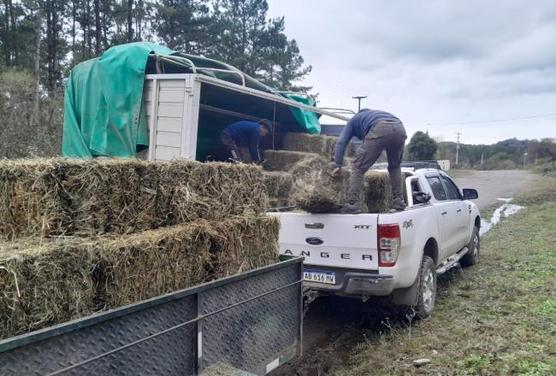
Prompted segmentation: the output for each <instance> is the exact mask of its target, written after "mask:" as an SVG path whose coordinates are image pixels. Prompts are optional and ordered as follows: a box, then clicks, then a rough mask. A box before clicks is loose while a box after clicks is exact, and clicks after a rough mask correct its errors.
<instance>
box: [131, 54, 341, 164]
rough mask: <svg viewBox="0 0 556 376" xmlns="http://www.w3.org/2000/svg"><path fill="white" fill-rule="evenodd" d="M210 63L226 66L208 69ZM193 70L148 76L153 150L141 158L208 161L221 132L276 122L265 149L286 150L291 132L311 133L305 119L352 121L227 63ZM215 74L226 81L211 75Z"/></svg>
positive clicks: (147, 112) (146, 87) (145, 102)
mask: <svg viewBox="0 0 556 376" xmlns="http://www.w3.org/2000/svg"><path fill="white" fill-rule="evenodd" d="M190 58H191V59H193V57H190ZM153 59H154V58H153ZM207 61H209V62H212V63H213V64H217V63H218V64H221V65H217V66H218V68H207V67H206V66H207V64H208V63H207ZM195 63H197V64H202V65H203V66H197V65H195ZM190 65H191V66H192V68H190V69H191V71H192V73H154V74H152V73H151V74H146V75H145V82H144V86H143V109H144V111H145V115H146V120H147V125H148V130H149V148H148V150H146V151H144V152H142V153H140V154H139V157H140V158H144V159H148V160H172V159H176V158H187V159H193V160H198V161H205V160H207V159H208V158H209V157H210V154H211V151H212V150H214V149H215V148H218V147H219V134H220V132H221V131H222V130H223V129H224V128H225V127H226V126H227V125H228V124H230V123H233V122H235V121H238V120H252V121H258V120H260V119H267V120H269V121H271V122H272V123H273V125H274V127H273V132H272V134H271V135H270V137H269V138H267V139H265V140H262V142H263V143H264V144H262V145H261V146H262V147H263V148H264V149H280V148H281V146H282V145H281V143H282V137H283V135H284V134H285V133H287V132H307V129H305V128H304V127H303V117H304V116H305V117H306V118H307V117H311V116H316V114H319V115H318V116H320V115H326V116H328V117H333V118H336V119H339V120H344V121H345V120H347V119H348V118H347V117H346V116H345V114H344V113H337V112H336V111H334V110H328V109H323V108H318V107H315V106H313V105H308V104H304V103H302V102H299V101H295V100H292V99H291V98H288V97H285V96H283V95H282V94H283V93H282V92H277V91H273V90H272V89H270V88H268V87H266V86H264V85H262V84H261V83H259V82H257V81H256V80H254V79H252V78H251V77H249V76H247V75H245V74H244V73H242V72H240V71H239V70H237V69H235V68H233V67H231V66H228V65H226V64H223V63H219V62H215V61H210V59H206V58H203V59H202V60H194V61H192V62H191V63H190ZM215 71H216V72H217V73H219V74H220V76H218V77H216V76H215V77H213V76H211V75H209V74H208V73H212V72H215ZM224 77H225V78H226V79H224ZM230 77H233V78H234V79H231V78H230ZM289 94H290V95H293V93H289ZM317 119H318V118H317V117H314V118H313V121H315V122H317V123H318V120H317ZM319 127H320V125H319ZM319 130H320V129H319Z"/></svg>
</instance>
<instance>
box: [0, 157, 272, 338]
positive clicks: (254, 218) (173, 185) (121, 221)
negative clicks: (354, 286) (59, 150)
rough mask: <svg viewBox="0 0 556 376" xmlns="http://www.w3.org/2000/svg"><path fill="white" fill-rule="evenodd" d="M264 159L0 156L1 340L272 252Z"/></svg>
mask: <svg viewBox="0 0 556 376" xmlns="http://www.w3.org/2000/svg"><path fill="white" fill-rule="evenodd" d="M266 207H267V196H266V193H265V185H264V180H263V173H262V171H261V169H260V168H258V167H254V166H248V165H242V164H240V165H232V164H222V163H208V164H203V163H198V162H190V161H174V162H154V163H153V162H144V161H138V160H103V161H96V160H93V161H71V160H62V159H53V160H33V161H31V160H29V161H1V162H0V238H2V240H3V241H2V242H0V289H1V290H2V292H3V294H2V296H0V338H5V337H9V336H12V335H16V334H19V333H23V332H26V331H29V330H35V329H39V328H43V327H45V326H48V325H52V324H56V323H61V322H65V321H67V320H70V319H75V318H78V317H82V316H85V315H87V314H90V313H93V312H96V311H99V310H104V309H110V308H116V307H119V306H122V305H125V304H130V303H133V302H137V301H139V300H143V299H147V298H151V297H154V296H158V295H161V294H164V293H168V292H172V291H175V290H179V289H183V288H186V287H190V286H193V285H196V284H199V283H202V282H206V281H210V280H213V279H216V278H220V277H223V276H228V275H233V274H236V273H239V272H243V271H246V270H250V269H253V268H257V267H261V266H265V265H268V264H271V263H274V262H276V261H277V257H278V254H277V240H278V231H279V223H278V221H277V220H276V219H274V218H271V217H267V216H265V215H264V210H265V208H266Z"/></svg>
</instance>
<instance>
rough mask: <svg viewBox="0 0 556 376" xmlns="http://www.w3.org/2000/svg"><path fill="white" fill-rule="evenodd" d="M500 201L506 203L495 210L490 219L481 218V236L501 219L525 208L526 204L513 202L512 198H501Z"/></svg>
mask: <svg viewBox="0 0 556 376" xmlns="http://www.w3.org/2000/svg"><path fill="white" fill-rule="evenodd" d="M498 201H503V202H504V204H502V206H500V207H499V208H497V209H496V210H495V211H494V213H493V214H492V217H491V218H490V221H487V220H485V219H481V230H480V231H479V234H480V235H481V236H482V235H483V234H485V233H487V232H488V231H489V230H490V229H491V228H492V227H494V226H495V225H496V224H497V223H498V222H500V219H502V218H508V217H509V216H510V215H513V214H515V213H517V212H518V211H520V210H521V209H523V208H524V206H520V205H515V204H511V203H510V202H511V201H512V198H499V199H498Z"/></svg>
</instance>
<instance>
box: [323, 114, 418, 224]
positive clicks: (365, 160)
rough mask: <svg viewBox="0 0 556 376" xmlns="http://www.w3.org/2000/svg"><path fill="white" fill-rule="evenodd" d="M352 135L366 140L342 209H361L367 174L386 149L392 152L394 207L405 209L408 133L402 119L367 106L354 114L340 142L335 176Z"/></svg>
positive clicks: (358, 155) (343, 210) (352, 212)
mask: <svg viewBox="0 0 556 376" xmlns="http://www.w3.org/2000/svg"><path fill="white" fill-rule="evenodd" d="M352 137H357V138H358V139H360V140H362V141H363V144H362V145H361V146H360V147H359V148H358V149H357V151H356V153H355V157H354V158H353V162H352V171H351V177H350V181H349V191H348V198H347V199H348V202H347V203H346V204H345V205H344V207H343V209H342V212H343V213H351V214H357V213H361V208H359V207H358V205H357V202H358V201H359V197H360V194H361V189H362V188H363V175H365V173H366V172H367V171H368V170H369V168H371V166H372V165H373V164H374V163H375V162H376V160H377V159H378V157H379V156H380V153H382V151H383V150H386V154H387V156H388V173H389V174H390V182H391V184H392V197H393V202H392V209H394V210H404V209H405V206H406V205H405V202H404V199H403V194H402V173H401V168H400V164H401V162H402V157H403V149H404V144H405V140H406V138H407V135H406V133H405V129H404V126H403V124H402V122H401V120H400V119H398V118H397V117H395V116H394V115H392V114H389V113H388V112H384V111H377V110H369V109H363V110H361V111H360V112H358V113H357V114H356V115H355V116H353V117H352V118H351V120H349V121H348V123H347V125H346V126H345V128H344V129H343V130H342V133H341V134H340V137H339V138H338V141H337V142H336V148H335V151H334V162H333V163H334V170H333V171H332V175H333V176H339V175H340V174H341V169H342V165H343V161H344V154H345V151H346V147H347V145H348V144H349V142H350V140H351V138H352Z"/></svg>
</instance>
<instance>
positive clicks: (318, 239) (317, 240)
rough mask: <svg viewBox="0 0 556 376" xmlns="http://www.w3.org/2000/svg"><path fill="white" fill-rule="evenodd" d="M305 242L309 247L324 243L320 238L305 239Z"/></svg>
mask: <svg viewBox="0 0 556 376" xmlns="http://www.w3.org/2000/svg"><path fill="white" fill-rule="evenodd" d="M305 241H306V242H307V243H309V244H311V245H321V244H322V243H324V242H323V240H322V239H321V238H307V239H305Z"/></svg>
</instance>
